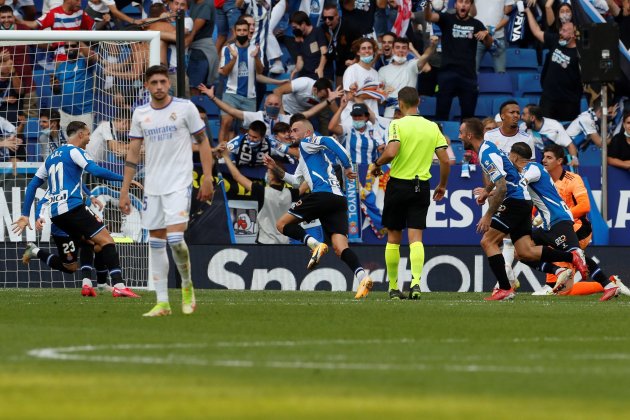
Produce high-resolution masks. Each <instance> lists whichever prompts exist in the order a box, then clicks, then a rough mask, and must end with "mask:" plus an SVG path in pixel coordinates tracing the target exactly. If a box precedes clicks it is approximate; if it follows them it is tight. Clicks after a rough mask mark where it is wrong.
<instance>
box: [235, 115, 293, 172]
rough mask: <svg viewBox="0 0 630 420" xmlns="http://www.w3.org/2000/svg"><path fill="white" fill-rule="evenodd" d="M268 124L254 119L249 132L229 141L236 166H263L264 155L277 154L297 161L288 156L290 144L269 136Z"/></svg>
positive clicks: (291, 161) (291, 160)
mask: <svg viewBox="0 0 630 420" xmlns="http://www.w3.org/2000/svg"><path fill="white" fill-rule="evenodd" d="M266 133H267V126H266V125H265V123H264V122H262V121H253V122H252V123H251V124H250V125H249V127H248V129H247V133H245V134H242V135H240V136H237V137H235V138H233V139H232V140H230V141H229V142H228V143H227V145H226V146H227V147H226V149H227V151H228V152H230V154H231V156H232V160H233V161H234V163H235V164H236V166H262V165H264V162H263V155H265V154H269V155H270V156H277V157H279V158H282V159H285V158H286V159H287V160H288V161H289V162H290V163H294V162H295V161H294V160H293V159H292V158H290V156H288V153H289V152H290V150H289V145H288V144H284V143H279V142H277V141H275V140H274V139H271V138H270V137H269V136H267V134H266Z"/></svg>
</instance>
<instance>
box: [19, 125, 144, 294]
mask: <svg viewBox="0 0 630 420" xmlns="http://www.w3.org/2000/svg"><path fill="white" fill-rule="evenodd" d="M66 134H67V136H68V143H67V144H64V145H62V146H60V147H59V148H58V149H57V150H55V151H54V152H53V153H51V154H50V156H48V157H47V158H46V162H44V165H42V166H40V167H39V169H38V170H37V172H36V173H35V176H34V177H33V179H32V180H31V182H30V183H29V184H28V187H27V188H26V196H25V198H24V204H23V205H22V215H21V216H20V217H19V219H18V220H16V221H15V222H14V223H13V225H14V227H13V231H14V232H15V233H17V234H20V233H22V231H23V230H24V229H25V228H26V227H27V226H28V228H29V229H31V224H30V221H29V217H28V216H29V214H30V212H31V206H32V204H33V200H34V199H35V191H36V190H37V188H38V187H39V186H41V185H42V184H43V183H44V182H45V181H48V190H47V193H48V194H49V196H50V214H51V221H52V223H54V224H55V225H57V227H59V228H60V229H61V230H63V231H64V232H66V233H67V234H68V235H70V237H71V238H72V240H73V241H74V243H81V241H82V240H83V239H86V240H90V241H91V242H92V243H94V245H95V251H96V253H100V254H101V255H100V256H99V257H100V258H102V261H103V263H104V264H105V266H106V267H107V270H108V271H109V275H110V277H111V279H112V283H113V284H114V290H113V292H112V294H113V296H114V297H139V296H138V295H136V294H135V293H133V292H132V291H131V289H130V288H128V287H126V286H125V282H124V280H123V278H122V270H121V268H120V260H119V257H118V252H117V251H116V245H115V244H114V239H113V238H112V236H111V235H110V234H109V232H108V230H107V228H106V227H105V225H104V224H103V222H102V220H101V219H100V218H98V217H97V216H96V215H95V214H94V213H93V212H92V210H90V209H89V207H87V206H86V205H85V203H84V201H83V193H82V190H81V184H82V182H83V181H82V176H83V171H84V170H85V171H87V172H89V173H90V174H92V175H94V176H96V177H99V178H102V179H106V180H109V181H122V180H123V177H122V176H120V175H118V174H115V173H113V172H110V171H108V170H107V169H105V168H101V167H100V166H98V165H97V164H96V163H94V161H92V158H91V157H90V155H89V154H87V153H86V152H85V146H86V145H87V144H88V142H89V141H90V129H89V128H88V126H87V125H86V124H85V123H84V122H82V121H72V122H70V124H68V127H67V128H66Z"/></svg>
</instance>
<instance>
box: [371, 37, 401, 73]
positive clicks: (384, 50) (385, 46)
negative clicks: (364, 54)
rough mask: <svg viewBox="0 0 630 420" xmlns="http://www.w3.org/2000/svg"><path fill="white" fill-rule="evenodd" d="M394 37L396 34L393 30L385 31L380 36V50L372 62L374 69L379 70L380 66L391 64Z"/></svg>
mask: <svg viewBox="0 0 630 420" xmlns="http://www.w3.org/2000/svg"><path fill="white" fill-rule="evenodd" d="M396 38H397V37H396V34H395V33H393V32H386V33H384V34H383V36H382V38H381V50H380V54H379V56H378V58H377V59H376V62H375V63H374V70H376V71H379V70H380V69H381V67H385V66H386V65H388V64H391V62H392V57H393V56H394V41H395V40H396Z"/></svg>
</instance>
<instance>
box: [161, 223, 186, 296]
mask: <svg viewBox="0 0 630 420" xmlns="http://www.w3.org/2000/svg"><path fill="white" fill-rule="evenodd" d="M166 239H167V241H168V245H169V246H170V247H171V251H172V254H173V260H174V261H175V265H176V266H177V271H179V275H180V277H181V278H182V287H190V286H192V279H191V277H190V253H189V252H188V246H187V245H186V242H185V241H184V232H173V233H168V234H166Z"/></svg>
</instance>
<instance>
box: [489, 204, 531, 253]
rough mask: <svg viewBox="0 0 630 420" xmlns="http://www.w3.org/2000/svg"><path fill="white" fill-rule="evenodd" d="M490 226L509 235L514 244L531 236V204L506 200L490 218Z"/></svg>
mask: <svg viewBox="0 0 630 420" xmlns="http://www.w3.org/2000/svg"><path fill="white" fill-rule="evenodd" d="M490 226H491V227H493V228H494V229H496V230H498V231H501V232H503V233H506V234H509V235H510V239H512V242H513V243H515V242H516V241H518V240H519V239H521V238H522V237H523V236H527V235H531V234H532V202H531V201H528V200H519V199H516V198H506V199H505V200H503V202H502V203H501V205H500V206H499V210H497V212H496V213H495V214H494V215H493V216H492V222H490Z"/></svg>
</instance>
